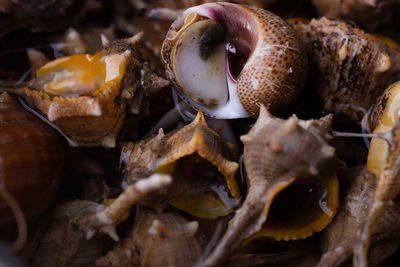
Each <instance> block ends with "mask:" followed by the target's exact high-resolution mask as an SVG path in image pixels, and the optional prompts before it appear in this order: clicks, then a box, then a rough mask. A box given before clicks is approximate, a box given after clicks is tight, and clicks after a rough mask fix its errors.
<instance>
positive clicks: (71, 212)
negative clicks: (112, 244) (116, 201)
mask: <svg viewBox="0 0 400 267" xmlns="http://www.w3.org/2000/svg"><path fill="white" fill-rule="evenodd" d="M99 207H101V205H100V204H98V203H96V202H92V201H86V200H81V201H71V202H67V203H64V204H63V205H60V206H57V207H56V208H55V210H54V212H53V214H52V218H51V221H50V225H49V227H48V229H47V231H46V233H45V234H44V236H43V237H42V239H41V240H40V243H39V246H38V248H37V251H36V252H35V256H34V258H33V265H34V266H43V267H50V266H94V263H95V261H96V259H97V258H99V257H101V255H103V254H104V252H105V251H106V249H107V247H108V246H109V241H110V240H109V239H108V238H106V237H105V236H98V237H96V238H93V239H91V240H87V238H86V233H85V232H82V231H80V230H79V229H77V228H76V227H74V225H73V223H72V220H73V219H74V218H77V217H84V216H88V215H90V214H95V213H96V211H98V209H99Z"/></svg>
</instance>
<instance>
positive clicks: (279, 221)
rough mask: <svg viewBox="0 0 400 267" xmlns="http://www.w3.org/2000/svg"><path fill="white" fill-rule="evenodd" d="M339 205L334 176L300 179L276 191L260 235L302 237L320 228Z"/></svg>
mask: <svg viewBox="0 0 400 267" xmlns="http://www.w3.org/2000/svg"><path fill="white" fill-rule="evenodd" d="M337 207H338V182H337V179H336V176H333V177H318V179H317V177H313V178H312V180H309V179H307V180H304V179H300V181H298V182H295V183H293V184H291V185H290V186H288V187H287V188H285V189H284V190H283V191H281V192H279V193H278V194H277V195H276V196H275V198H274V200H273V202H272V204H271V207H270V209H269V212H268V217H267V220H266V222H265V223H264V225H263V228H262V230H261V232H260V233H258V234H257V236H259V235H264V236H269V237H273V238H275V239H277V240H282V239H283V240H290V239H299V238H305V237H308V236H310V235H312V234H313V233H314V232H318V231H321V230H322V229H323V228H325V227H326V226H327V225H328V224H329V223H330V222H331V220H332V219H333V217H334V215H335V214H336V210H337Z"/></svg>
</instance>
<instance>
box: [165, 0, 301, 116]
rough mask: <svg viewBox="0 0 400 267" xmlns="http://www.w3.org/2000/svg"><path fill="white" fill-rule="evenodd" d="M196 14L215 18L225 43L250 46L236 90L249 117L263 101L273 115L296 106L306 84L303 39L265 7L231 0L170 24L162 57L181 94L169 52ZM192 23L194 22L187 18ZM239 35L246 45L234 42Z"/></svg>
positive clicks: (197, 8)
mask: <svg viewBox="0 0 400 267" xmlns="http://www.w3.org/2000/svg"><path fill="white" fill-rule="evenodd" d="M192 12H193V13H196V12H197V13H198V14H200V15H201V16H202V18H201V19H208V18H210V19H212V20H215V21H217V22H218V23H220V24H221V25H222V27H223V28H224V31H225V36H226V39H227V40H226V42H228V41H230V42H231V43H233V44H234V45H235V46H236V45H237V46H238V47H245V49H247V50H249V51H248V53H249V54H248V57H247V58H246V63H245V65H244V66H243V69H242V70H241V72H240V74H239V75H238V77H237V78H236V83H237V89H236V90H237V94H238V97H239V100H240V102H241V104H242V106H243V107H244V109H245V110H246V111H247V112H248V113H249V114H250V115H252V116H257V115H258V112H259V107H260V104H263V105H265V106H266V107H267V108H268V110H269V111H271V112H273V113H277V112H284V111H285V110H286V109H287V108H288V107H290V105H291V104H293V102H294V101H295V99H296V98H297V97H298V95H299V94H300V93H301V91H302V89H303V87H304V84H305V81H306V77H307V71H308V60H307V55H306V52H305V49H304V47H303V44H302V42H301V41H300V40H299V39H298V38H297V35H296V33H295V31H294V30H293V29H292V27H291V26H290V25H289V24H288V23H287V22H285V21H284V20H283V19H282V18H280V17H278V16H277V15H275V14H273V13H271V12H269V11H266V10H264V9H261V8H255V7H250V6H245V5H238V4H231V3H209V4H204V5H200V6H195V7H192V8H190V9H188V10H186V11H185V12H184V13H183V15H182V16H181V17H179V18H178V19H176V20H175V22H174V23H173V24H172V25H171V28H170V30H169V32H168V34H167V36H166V38H165V40H164V43H163V47H162V49H161V56H162V58H163V60H164V62H165V64H166V66H167V75H168V77H169V79H170V80H171V81H172V82H173V84H174V86H175V87H176V88H177V89H178V90H179V91H181V92H183V90H182V85H180V84H179V83H178V81H177V79H176V75H175V73H174V66H173V64H175V63H174V62H173V61H172V60H171V59H172V54H171V53H172V50H173V47H174V46H176V45H178V44H177V39H178V37H179V35H180V34H181V33H182V31H181V29H185V27H186V26H187V25H186V24H184V20H185V19H186V18H187V17H189V15H190V14H192ZM194 22H196V21H194ZM189 23H192V22H190V20H189ZM239 39H240V42H244V43H240V44H235V42H238V40H239ZM194 64H195V63H194ZM184 99H185V97H184ZM186 100H187V101H189V102H190V100H188V99H186ZM216 116H217V117H218V115H216Z"/></svg>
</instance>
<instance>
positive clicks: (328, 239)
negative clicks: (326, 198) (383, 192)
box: [317, 166, 400, 267]
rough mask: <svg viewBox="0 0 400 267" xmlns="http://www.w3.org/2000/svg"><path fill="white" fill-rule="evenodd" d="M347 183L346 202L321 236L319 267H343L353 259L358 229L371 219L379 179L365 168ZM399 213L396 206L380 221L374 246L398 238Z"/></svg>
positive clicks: (352, 173)
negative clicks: (397, 218)
mask: <svg viewBox="0 0 400 267" xmlns="http://www.w3.org/2000/svg"><path fill="white" fill-rule="evenodd" d="M345 180H346V181H347V182H348V183H349V184H348V186H347V187H346V188H345V190H344V191H343V192H344V194H343V196H344V198H343V200H342V203H341V205H340V209H339V211H338V213H337V214H336V216H335V218H334V219H333V220H332V223H331V224H330V225H329V226H328V227H327V228H326V229H325V230H324V231H323V232H322V233H321V247H322V250H323V252H324V254H323V255H322V256H321V260H320V262H319V263H318V265H317V266H318V267H332V266H341V265H343V263H344V262H345V261H346V260H347V259H349V258H350V256H351V255H352V253H353V246H354V244H355V243H356V240H357V229H358V228H359V227H360V225H361V224H362V223H363V221H364V219H365V218H366V217H367V215H368V210H369V208H370V207H371V204H372V200H373V198H374V193H375V189H376V179H375V177H374V175H373V174H372V173H371V172H369V171H368V169H367V168H366V167H365V166H358V167H355V168H353V169H351V170H350V171H349V172H348V173H347V174H346V177H345ZM397 203H398V202H397ZM399 212H400V209H399V208H398V207H396V205H393V206H392V207H390V208H389V210H388V211H387V212H386V213H385V214H384V215H383V216H382V217H381V218H380V219H379V222H378V225H377V227H376V229H375V231H374V238H373V239H374V240H373V243H375V242H380V243H381V242H382V241H385V240H387V239H389V240H390V239H391V238H393V237H394V234H395V233H396V232H398V231H399V229H400V225H399V223H398V221H397V220H396V217H397V216H398V215H399ZM397 242H398V241H397ZM382 256H384V255H382V254H381V255H378V256H377V257H375V261H379V260H378V258H380V260H383V259H384V258H382ZM386 256H387V255H386Z"/></svg>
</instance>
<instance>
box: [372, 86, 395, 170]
mask: <svg viewBox="0 0 400 267" xmlns="http://www.w3.org/2000/svg"><path fill="white" fill-rule="evenodd" d="M399 93H400V83H395V84H393V85H392V86H391V87H390V88H388V91H387V93H386V94H387V95H388V99H387V101H386V106H385V108H384V110H383V113H382V116H381V118H380V119H379V123H378V125H377V126H376V128H375V130H374V131H373V133H374V134H383V133H387V132H390V131H391V130H392V129H393V127H394V126H395V124H396V122H397V119H398V117H399V115H398V112H399V110H400V94H399ZM388 156H389V144H388V143H387V142H386V141H385V140H384V139H382V138H372V140H371V144H370V147H369V151H368V160H367V168H368V170H369V171H371V172H372V173H374V174H375V175H376V177H379V175H380V174H381V172H382V171H383V169H384V168H385V165H386V161H387V158H388Z"/></svg>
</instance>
